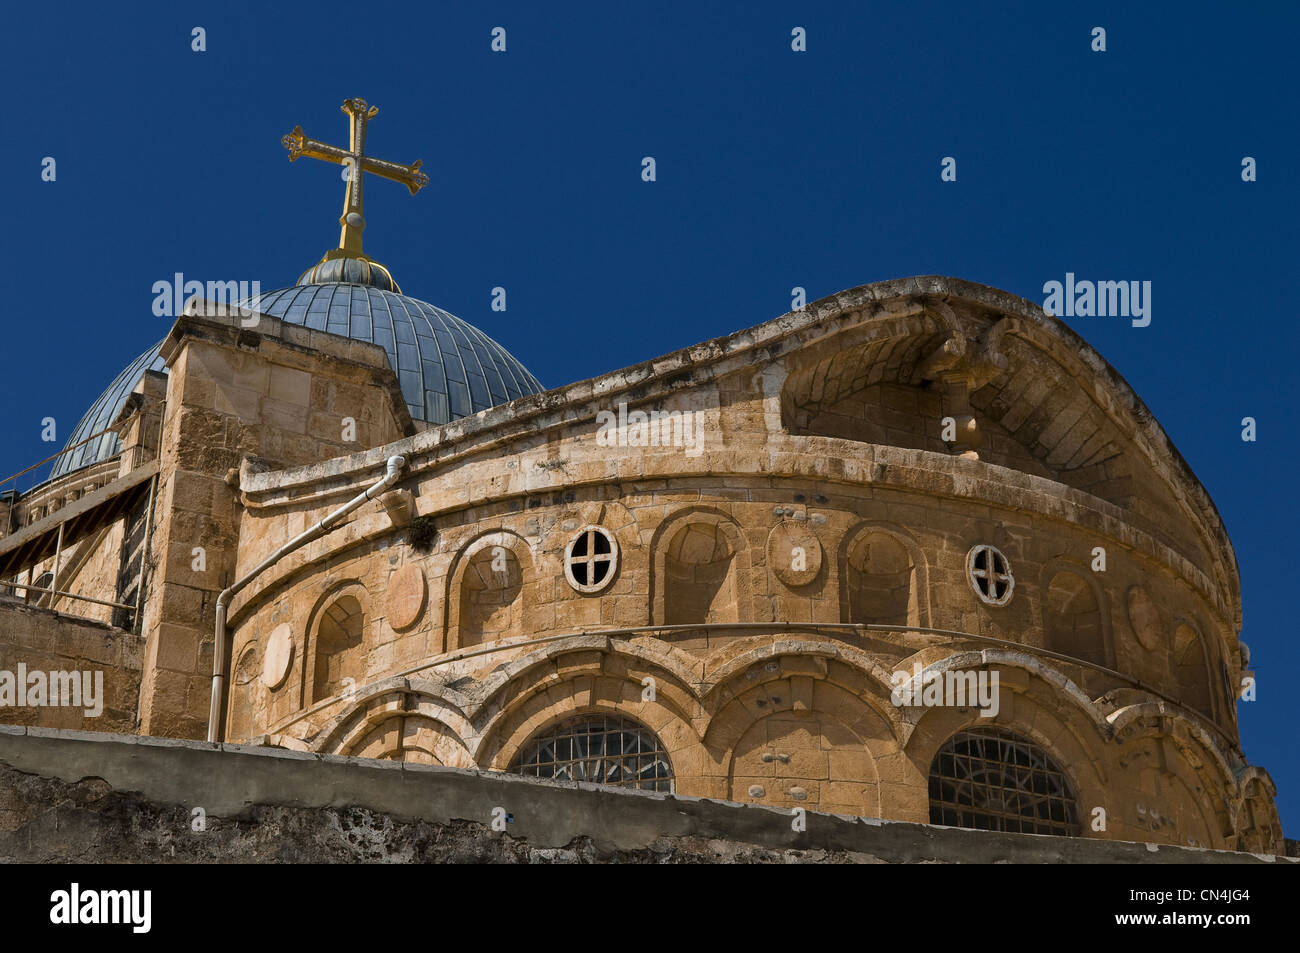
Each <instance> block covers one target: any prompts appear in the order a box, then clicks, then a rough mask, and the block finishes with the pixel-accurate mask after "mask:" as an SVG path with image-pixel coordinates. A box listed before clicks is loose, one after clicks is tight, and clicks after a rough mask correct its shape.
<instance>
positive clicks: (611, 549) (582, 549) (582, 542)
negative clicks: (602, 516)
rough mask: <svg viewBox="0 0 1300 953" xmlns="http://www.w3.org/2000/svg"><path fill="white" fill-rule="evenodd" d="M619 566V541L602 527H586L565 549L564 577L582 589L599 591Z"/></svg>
mask: <svg viewBox="0 0 1300 953" xmlns="http://www.w3.org/2000/svg"><path fill="white" fill-rule="evenodd" d="M617 568H618V543H617V542H615V540H614V537H613V535H612V534H611V533H610V532H609V530H607V529H605V528H604V527H603V526H584V527H583V528H582V529H580V530H579V531H578V535H576V536H574V537H573V539H571V540H569V545H568V546H566V547H565V549H564V578H566V579H568V580H569V585H571V586H572V587H573V588H574V589H577V590H578V591H579V592H600V590H602V589H604V588H605V587H606V586H608V585H609V583H610V581H611V580H612V579H613V578H614V571H615V570H616V569H617Z"/></svg>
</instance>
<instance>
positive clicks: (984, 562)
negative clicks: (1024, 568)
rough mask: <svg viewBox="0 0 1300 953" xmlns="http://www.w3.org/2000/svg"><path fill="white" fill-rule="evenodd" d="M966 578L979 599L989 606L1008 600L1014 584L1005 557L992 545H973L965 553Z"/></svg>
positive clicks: (1009, 565)
mask: <svg viewBox="0 0 1300 953" xmlns="http://www.w3.org/2000/svg"><path fill="white" fill-rule="evenodd" d="M966 578H967V579H969V580H970V585H971V588H972V589H974V590H975V594H976V595H977V596H979V597H980V600H981V601H982V602H986V603H988V604H989V605H991V606H1004V605H1006V604H1007V603H1008V602H1010V601H1011V591H1012V590H1013V589H1015V586H1016V581H1015V579H1013V578H1012V576H1011V564H1010V563H1009V562H1007V557H1006V556H1003V555H1002V553H1001V551H999V550H998V549H996V548H994V547H993V546H983V545H981V546H975V547H973V548H972V549H971V551H970V552H969V553H967V554H966Z"/></svg>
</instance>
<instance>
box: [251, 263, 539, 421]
mask: <svg viewBox="0 0 1300 953" xmlns="http://www.w3.org/2000/svg"><path fill="white" fill-rule="evenodd" d="M247 306H248V307H249V308H251V309H252V310H254V311H260V312H262V313H263V314H269V315H271V316H272V317H274V318H279V319H280V320H282V321H285V322H287V323H289V324H301V325H303V326H304V327H308V328H313V329H314V330H317V331H328V332H329V333H331V334H341V335H343V336H344V337H350V338H352V339H353V340H355V341H369V342H371V343H373V344H378V345H379V346H380V347H382V348H383V349H384V350H385V351H387V352H388V363H389V364H391V365H392V366H393V370H394V371H396V372H397V380H398V383H400V384H401V386H402V394H403V396H404V397H405V398H406V404H407V406H408V407H409V408H410V410H411V416H412V417H414V418H415V419H416V420H425V421H428V422H429V423H431V424H445V423H448V422H450V421H452V420H456V419H457V418H459V417H468V416H470V415H471V414H476V413H478V412H479V411H480V410H487V409H488V408H489V407H495V406H496V405H497V404H504V403H506V402H507V401H511V400H514V399H516V398H518V397H525V396H527V395H528V394H537V393H540V392H541V391H542V390H544V388H543V387H542V385H541V382H540V381H538V380H537V378H536V377H534V376H533V375H532V374H530V373H529V372H528V369H527V368H526V367H524V365H523V364H521V363H519V361H518V360H516V359H515V357H514V356H513V355H512V354H511V353H510V352H509V351H507V350H506V349H505V348H503V347H502V346H501V345H500V344H498V343H497V342H496V341H494V340H492V339H491V338H490V337H488V336H487V335H486V334H484V333H483V332H482V331H480V330H479V329H478V328H476V327H474V326H472V325H470V324H466V323H465V322H464V321H462V320H461V319H460V318H458V317H456V316H455V315H453V314H449V313H447V312H446V311H443V310H442V309H441V308H436V307H434V306H433V305H431V304H429V303H428V302H427V301H420V300H419V299H418V298H408V297H407V296H405V295H400V294H394V293H393V292H391V291H384V290H382V289H380V288H374V287H370V286H367V285H361V284H350V283H349V284H307V285H298V286H297V287H294V288H284V289H282V290H280V291H271V292H268V293H267V294H264V295H262V296H261V297H259V298H255V299H253V300H252V301H250V302H248V305H247Z"/></svg>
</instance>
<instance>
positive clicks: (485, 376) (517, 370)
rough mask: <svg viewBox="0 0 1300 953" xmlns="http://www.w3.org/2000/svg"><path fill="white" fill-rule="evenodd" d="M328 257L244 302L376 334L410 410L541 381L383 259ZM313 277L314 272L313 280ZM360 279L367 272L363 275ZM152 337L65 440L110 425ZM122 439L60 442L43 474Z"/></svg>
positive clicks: (100, 455) (415, 413)
mask: <svg viewBox="0 0 1300 953" xmlns="http://www.w3.org/2000/svg"><path fill="white" fill-rule="evenodd" d="M361 264H363V263H351V262H347V261H345V262H341V263H340V264H338V265H334V264H331V265H330V267H329V268H328V269H325V271H327V272H328V276H331V277H332V276H337V277H340V278H345V279H351V280H348V281H343V282H338V281H334V282H331V281H321V280H320V279H321V278H323V277H326V274H323V273H322V267H321V266H317V267H316V268H313V269H309V270H308V271H307V272H306V273H304V275H303V277H302V279H300V281H303V282H306V283H301V284H298V285H295V286H294V287H292V288H283V289H281V290H279V291H271V292H268V293H267V294H264V295H260V296H258V297H257V298H253V299H250V300H249V301H248V302H245V306H246V307H248V308H251V309H252V310H255V311H260V312H261V313H263V314H269V315H271V316H272V317H276V318H279V319H280V320H282V321H285V322H287V323H289V324H298V325H303V326H304V327H308V328H313V329H315V330H317V331H327V332H329V333H331V334H339V335H342V336H344V337H350V338H352V339H353V340H356V341H367V342H369V343H372V344H378V345H379V346H380V347H382V348H383V349H384V350H385V351H387V352H388V363H389V364H391V365H392V367H393V370H394V372H395V373H396V374H397V380H398V383H399V384H400V385H401V388H402V395H403V396H404V397H405V398H406V405H407V408H408V409H409V410H410V412H411V416H412V417H413V418H415V419H416V420H423V421H427V422H428V423H431V424H445V423H449V422H450V421H452V420H456V419H457V418H459V417H468V416H470V415H472V414H476V413H478V412H479V411H481V410H487V409H488V408H489V407H495V406H497V405H498V404H504V403H506V402H507V401H511V400H514V399H516V398H518V397H525V396H527V395H528V394H537V393H540V392H541V391H542V390H544V388H543V387H542V385H541V382H540V381H538V380H537V378H536V377H534V376H533V375H532V374H530V373H529V372H528V369H527V368H525V367H524V366H523V364H521V363H519V361H518V360H516V359H515V358H514V356H513V355H511V354H510V352H509V351H507V350H506V349H505V348H503V347H502V346H501V345H500V344H498V343H497V342H496V341H494V340H492V339H491V338H490V337H488V336H487V335H486V334H484V333H483V332H482V331H480V330H478V328H475V327H473V326H472V325H470V324H467V323H465V322H464V321H462V320H461V319H460V318H458V317H456V316H455V315H453V314H449V313H448V312H446V311H443V310H442V309H441V308H436V307H434V306H433V305H431V304H429V303H428V302H425V301H420V300H418V299H416V298H409V297H407V296H405V295H402V294H397V293H396V292H394V291H390V290H387V288H388V287H389V286H391V287H396V285H395V284H392V279H391V277H390V276H389V275H388V273H387V270H386V269H384V270H382V271H381V270H380V269H382V266H375V265H374V264H373V263H369V266H368V267H366V268H364V269H363V268H361V267H360V266H361ZM313 279H314V280H313ZM358 282H365V283H364V284H361V283H358ZM161 344H162V342H159V343H158V344H156V345H154V346H153V347H152V348H150V349H149V350H147V351H145V352H144V353H143V354H141V355H140V356H139V357H137V358H136V359H135V360H134V361H132V362H131V364H130V365H129V366H128V367H127V368H126V370H124V371H123V372H122V373H121V374H119V375H118V376H117V377H116V378H115V379H114V380H113V383H112V384H110V385H109V387H108V389H107V390H106V391H104V393H103V394H102V395H101V396H100V398H99V399H98V400H97V401H95V403H94V404H93V405H92V406H91V408H90V410H88V411H87V412H86V415H85V416H84V417H82V418H81V421H80V423H78V424H77V427H76V429H75V430H74V431H73V433H72V436H71V437H70V438H69V439H68V443H67V447H69V448H71V447H72V446H73V445H74V444H77V443H79V442H81V441H82V440H85V439H86V438H87V437H89V436H90V435H91V434H94V433H97V432H99V431H100V430H103V429H104V428H105V427H107V426H109V425H110V424H111V423H112V422H113V420H114V419H115V418H116V417H117V414H118V412H119V411H120V410H121V409H122V405H123V403H125V401H126V398H127V396H128V395H129V394H130V392H131V388H132V387H134V386H135V383H136V381H137V380H139V378H140V375H141V374H142V373H144V371H145V370H146V369H147V368H152V369H153V370H165V367H164V366H163V362H162V358H161V357H159V353H158V352H159V348H160V347H161ZM120 448H121V441H120V440H119V439H118V437H117V436H116V435H115V434H105V435H103V436H102V437H99V438H98V439H96V440H94V441H92V442H91V443H88V444H86V445H85V446H84V447H77V448H75V449H68V450H66V451H65V453H63V454H62V455H61V456H60V457H59V459H58V460H56V461H55V464H54V468H53V470H52V471H51V473H50V475H51V477H57V476H62V475H63V474H65V473H70V472H72V471H73V470H77V469H80V468H81V467H85V466H89V465H90V464H92V463H96V462H98V461H100V460H104V459H107V458H108V457H111V456H113V455H114V454H116V453H117V452H118V451H119V450H120Z"/></svg>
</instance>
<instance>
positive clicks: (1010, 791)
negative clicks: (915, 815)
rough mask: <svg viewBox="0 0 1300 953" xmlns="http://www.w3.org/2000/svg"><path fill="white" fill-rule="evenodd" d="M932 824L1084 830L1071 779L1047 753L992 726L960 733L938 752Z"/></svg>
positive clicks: (1023, 831)
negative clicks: (1080, 821) (1068, 779)
mask: <svg viewBox="0 0 1300 953" xmlns="http://www.w3.org/2000/svg"><path fill="white" fill-rule="evenodd" d="M930 823H931V824H945V825H947V826H949V827H969V828H974V829H976V830H982V831H1010V832H1013V833H1019V834H1060V835H1065V836H1069V837H1077V836H1079V833H1080V828H1079V814H1078V808H1077V806H1076V805H1075V800H1074V795H1073V794H1072V793H1071V790H1070V784H1069V781H1067V780H1066V777H1065V775H1064V774H1063V773H1062V772H1061V770H1060V769H1059V768H1058V767H1057V766H1056V764H1055V763H1054V762H1053V761H1052V759H1051V758H1049V757H1048V756H1047V753H1046V752H1045V751H1043V749H1042V748H1040V747H1038V746H1037V745H1035V744H1033V743H1031V742H1028V741H1025V740H1024V739H1023V738H1018V737H1016V736H1015V735H1013V734H1010V733H1009V732H1005V731H999V730H997V729H992V728H980V729H974V730H972V731H963V732H960V733H959V734H956V735H954V736H953V737H952V738H950V739H948V742H947V743H946V744H945V745H944V746H943V747H942V748H940V749H939V753H938V754H937V755H935V757H934V763H933V764H931V765H930Z"/></svg>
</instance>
